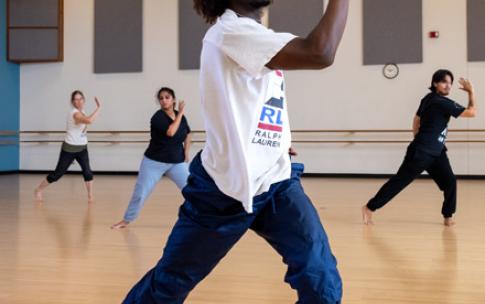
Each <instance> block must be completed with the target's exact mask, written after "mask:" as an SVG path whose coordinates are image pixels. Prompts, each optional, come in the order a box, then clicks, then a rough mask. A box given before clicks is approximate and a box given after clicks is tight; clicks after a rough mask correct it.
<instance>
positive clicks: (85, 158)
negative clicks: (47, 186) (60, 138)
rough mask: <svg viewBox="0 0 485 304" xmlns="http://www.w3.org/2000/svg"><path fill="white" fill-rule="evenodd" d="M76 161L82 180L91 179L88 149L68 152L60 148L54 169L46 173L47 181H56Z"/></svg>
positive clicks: (87, 180)
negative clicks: (80, 170) (81, 173)
mask: <svg viewBox="0 0 485 304" xmlns="http://www.w3.org/2000/svg"><path fill="white" fill-rule="evenodd" d="M75 160H76V161H77V162H78V164H79V165H80V166H81V169H82V172H83V177H84V181H86V182H89V181H92V180H93V172H91V168H90V166H89V154H88V149H87V148H86V149H84V150H82V151H81V152H76V153H70V152H66V151H64V150H62V149H61V155H60V156H59V161H58V162H57V166H56V170H55V171H54V172H51V173H50V174H49V175H47V181H48V182H49V183H53V182H56V181H58V180H59V179H60V178H61V177H62V176H63V175H64V174H65V173H66V171H67V169H68V168H69V166H70V165H71V164H72V163H73V162H74V161H75Z"/></svg>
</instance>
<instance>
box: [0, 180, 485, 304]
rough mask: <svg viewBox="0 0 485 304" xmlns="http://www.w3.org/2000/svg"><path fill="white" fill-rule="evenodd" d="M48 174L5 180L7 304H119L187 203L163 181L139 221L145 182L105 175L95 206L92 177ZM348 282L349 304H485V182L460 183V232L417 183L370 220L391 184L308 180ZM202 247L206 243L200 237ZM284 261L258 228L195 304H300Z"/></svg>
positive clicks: (2, 292) (0, 202)
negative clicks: (133, 201) (371, 206)
mask: <svg viewBox="0 0 485 304" xmlns="http://www.w3.org/2000/svg"><path fill="white" fill-rule="evenodd" d="M42 177H43V176H41V175H0V235H1V238H0V303H2V304H20V303H29V304H31V303H35V304H44V303H45V304H57V303H63V304H64V303H65V304H68V303H69V304H74V303H80V304H81V303H82V304H87V303H96V304H109V303H120V302H121V301H122V299H123V297H124V296H125V294H126V292H127V291H128V290H129V289H130V287H131V286H132V285H133V284H134V283H135V282H136V281H137V280H138V279H139V278H140V277H141V276H142V275H143V274H144V273H145V272H146V271H147V270H148V269H149V268H150V267H151V266H153V265H154V264H155V262H156V261H157V260H158V259H159V257H160V255H161V252H162V248H163V245H164V243H165V240H166V238H167V235H168V233H169V231H170V228H171V226H172V225H173V223H174V221H175V219H176V214H177V209H178V206H179V204H180V202H181V195H180V194H179V192H178V191H177V189H176V187H175V186H174V185H173V184H172V183H171V182H170V181H168V180H163V181H162V182H161V183H160V184H159V185H158V187H157V189H156V190H155V191H154V193H153V194H152V196H151V197H150V199H149V200H148V201H147V203H146V206H145V208H144V209H143V211H142V214H141V218H140V219H139V220H138V221H136V222H135V223H133V225H132V226H130V227H129V228H128V229H125V230H111V229H110V228H109V227H110V225H111V224H113V223H115V222H116V221H118V220H120V219H121V216H122V214H123V211H124V208H125V207H126V205H127V201H128V199H129V197H130V194H131V191H132V189H133V186H134V182H135V176H99V175H98V176H97V177H96V180H95V183H96V184H95V187H96V201H95V203H93V204H92V205H88V204H87V202H86V199H85V191H84V184H83V182H82V178H81V177H80V176H77V175H67V176H65V178H63V179H62V180H61V181H60V182H58V183H57V184H55V185H53V186H51V187H50V188H48V189H47V191H46V192H45V201H44V203H42V204H39V203H36V202H35V201H34V200H33V196H32V190H33V188H34V187H35V186H36V184H37V183H38V182H39V181H40V179H41V178H42ZM303 182H304V186H305V189H306V191H307V193H308V194H309V196H310V197H311V198H312V200H313V201H314V203H315V205H316V207H317V208H318V210H319V212H320V215H321V217H322V219H323V221H324V226H325V228H326V230H327V233H328V235H329V237H330V240H331V244H332V247H333V250H334V253H335V255H336V256H337V259H338V261H339V263H340V271H341V274H342V276H343V279H344V294H345V297H344V301H343V303H349V304H350V303H354V304H363V303H369V304H379V303H382V304H394V303H406V304H409V303H426V304H435V303H440V304H443V303H444V304H461V303H463V304H465V303H466V304H472V303H476V304H483V303H485V181H459V186H458V187H459V194H458V215H457V217H456V219H457V222H458V224H457V226H455V227H453V228H445V227H443V226H442V225H441V220H442V219H441V216H440V207H441V195H440V192H439V191H438V190H437V188H436V186H435V185H434V184H433V183H432V182H431V181H430V180H419V181H417V182H415V183H414V184H412V185H411V186H410V187H409V188H408V189H406V190H405V191H404V192H403V193H402V194H401V195H400V196H398V197H397V198H396V199H395V200H394V201H393V202H392V203H391V204H390V205H388V206H387V207H386V208H385V209H384V210H382V211H381V212H379V213H378V214H376V218H375V221H376V225H375V226H373V227H365V226H363V225H362V224H361V219H360V206H361V205H362V204H363V203H364V202H365V201H366V200H367V199H368V198H369V197H370V196H371V195H372V194H373V193H374V192H375V191H376V190H377V188H378V187H379V186H380V185H381V184H382V182H383V180H381V179H320V178H306V179H304V181H303ZM201 241H203V240H201ZM284 273H285V266H284V265H283V263H282V262H281V258H280V257H279V256H278V255H277V254H276V253H275V252H273V250H272V249H271V248H270V247H269V246H268V245H267V244H266V243H265V242H264V241H263V240H261V239H260V238H258V237H257V236H256V235H255V234H254V233H252V232H248V233H247V234H246V236H245V237H243V239H242V240H241V242H240V243H238V244H237V245H236V246H235V248H234V249H233V250H232V251H231V252H230V253H229V255H228V256H227V257H226V258H225V259H224V260H223V261H222V262H221V263H220V264H219V266H218V267H217V268H216V269H215V271H214V272H213V273H212V274H211V275H210V276H209V277H208V278H207V279H206V280H204V281H203V282H202V283H201V284H200V285H199V286H198V287H197V288H196V289H195V290H194V291H193V292H192V293H191V295H190V296H189V298H188V300H187V301H186V303H194V304H218V303H224V304H231V303H232V304H252V303H255V304H256V303H260V304H262V303H274V304H276V303H278V304H280V303H294V302H295V300H296V296H295V293H294V291H292V290H291V289H290V288H289V286H288V285H286V284H285V283H284V282H283V276H284Z"/></svg>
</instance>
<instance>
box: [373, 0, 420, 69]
mask: <svg viewBox="0 0 485 304" xmlns="http://www.w3.org/2000/svg"><path fill="white" fill-rule="evenodd" d="M363 5H364V8H363V14H364V64H365V65H374V64H386V63H390V62H393V63H418V62H422V61H423V17H422V15H423V12H422V0H364V3H363Z"/></svg>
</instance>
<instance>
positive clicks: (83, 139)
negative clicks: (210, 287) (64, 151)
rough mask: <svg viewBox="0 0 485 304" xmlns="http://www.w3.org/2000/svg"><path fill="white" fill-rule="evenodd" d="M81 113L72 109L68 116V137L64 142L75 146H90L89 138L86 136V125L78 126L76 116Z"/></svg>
mask: <svg viewBox="0 0 485 304" xmlns="http://www.w3.org/2000/svg"><path fill="white" fill-rule="evenodd" d="M77 112H80V111H79V110H78V109H76V108H74V107H72V109H71V111H70V112H69V114H68V115H67V121H66V137H65V139H64V141H65V142H66V143H68V144H70V145H73V146H84V145H87V144H88V137H87V136H86V124H76V121H75V120H74V114H76V113H77Z"/></svg>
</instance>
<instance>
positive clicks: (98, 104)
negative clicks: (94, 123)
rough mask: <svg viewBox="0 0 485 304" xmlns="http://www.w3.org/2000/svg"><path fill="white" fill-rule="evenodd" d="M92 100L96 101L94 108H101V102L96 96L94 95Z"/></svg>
mask: <svg viewBox="0 0 485 304" xmlns="http://www.w3.org/2000/svg"><path fill="white" fill-rule="evenodd" d="M94 102H95V103H96V108H101V102H100V101H99V99H98V97H94Z"/></svg>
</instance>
